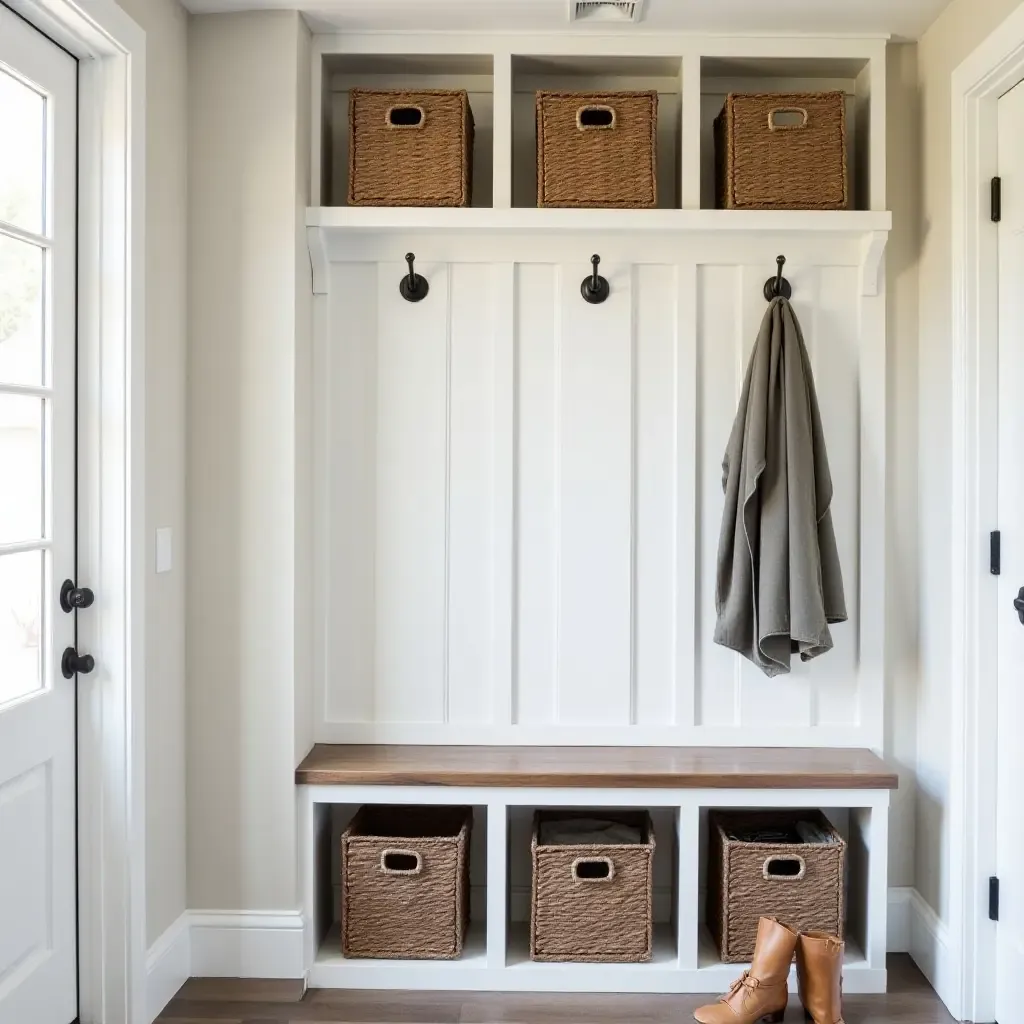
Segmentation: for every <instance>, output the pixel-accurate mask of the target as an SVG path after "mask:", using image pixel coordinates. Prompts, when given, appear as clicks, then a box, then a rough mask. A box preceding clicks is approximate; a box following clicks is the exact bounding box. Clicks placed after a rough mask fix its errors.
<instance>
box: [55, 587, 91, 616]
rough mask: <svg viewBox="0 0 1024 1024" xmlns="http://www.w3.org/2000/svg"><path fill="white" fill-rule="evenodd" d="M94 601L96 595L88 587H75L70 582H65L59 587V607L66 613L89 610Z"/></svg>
mask: <svg viewBox="0 0 1024 1024" xmlns="http://www.w3.org/2000/svg"><path fill="white" fill-rule="evenodd" d="M95 600H96V595H95V594H94V593H93V592H92V591H91V590H90V589H89V588H88V587H76V586H75V584H74V583H73V582H72V581H71V580H65V581H64V582H63V583H62V584H61V585H60V606H61V608H63V609H64V611H66V612H73V611H74V610H75V609H76V608H89V607H90V606H91V605H92V603H93V601H95Z"/></svg>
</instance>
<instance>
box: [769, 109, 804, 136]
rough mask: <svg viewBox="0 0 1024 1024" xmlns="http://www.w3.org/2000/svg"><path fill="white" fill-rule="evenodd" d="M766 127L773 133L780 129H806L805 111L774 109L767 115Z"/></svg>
mask: <svg viewBox="0 0 1024 1024" xmlns="http://www.w3.org/2000/svg"><path fill="white" fill-rule="evenodd" d="M768 127H769V128H770V129H771V130H772V131H773V132H774V131H778V129H780V128H782V129H786V128H806V127H807V111H806V110H804V109H803V107H776V108H775V109H774V110H771V111H769V113H768Z"/></svg>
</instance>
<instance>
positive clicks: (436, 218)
mask: <svg viewBox="0 0 1024 1024" xmlns="http://www.w3.org/2000/svg"><path fill="white" fill-rule="evenodd" d="M306 226H307V227H310V228H319V229H321V230H323V231H326V232H332V231H372V232H377V233H380V232H400V233H402V234H408V233H409V232H410V231H455V232H475V233H480V232H488V233H493V232H501V233H505V232H513V233H520V232H531V233H534V232H537V231H603V232H608V231H632V232H636V231H641V232H655V233H659V234H666V233H670V232H691V233H693V232H705V231H707V232H717V231H737V232H752V231H768V232H771V233H772V234H779V233H803V232H814V233H816V234H843V235H863V234H867V233H872V232H879V231H881V232H887V231H889V230H890V229H891V228H892V214H891V213H889V212H887V211H875V210H837V211H831V210H560V209H537V208H513V209H504V210H498V209H493V208H490V207H473V208H470V209H452V208H450V207H449V208H445V207H419V206H417V207H399V206H387V207H378V206H311V207H309V209H307V210H306Z"/></svg>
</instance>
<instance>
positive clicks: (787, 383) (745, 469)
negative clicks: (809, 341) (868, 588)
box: [715, 298, 846, 676]
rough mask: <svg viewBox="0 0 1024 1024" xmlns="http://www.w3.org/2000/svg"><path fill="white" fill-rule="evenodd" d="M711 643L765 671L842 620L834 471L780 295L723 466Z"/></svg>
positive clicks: (812, 646) (828, 644)
mask: <svg viewBox="0 0 1024 1024" xmlns="http://www.w3.org/2000/svg"><path fill="white" fill-rule="evenodd" d="M722 470H723V481H722V483H723V486H724V488H725V512H724V514H723V516H722V533H721V536H720V539H719V543H718V580H717V586H716V593H715V605H716V608H717V611H718V623H717V626H716V628H715V643H718V644H722V645H723V646H725V647H730V648H732V649H733V650H734V651H738V652H739V653H740V654H742V655H743V656H744V657H745V658H749V659H750V660H751V661H752V662H753V663H754V664H755V665H757V667H758V668H760V669H761V670H762V671H763V672H764V673H765V675H767V676H774V675H778V674H779V673H780V672H789V670H790V655H791V654H792V653H793V652H799V654H800V657H801V658H802V659H803V660H804V661H809V660H810V659H811V658H815V657H817V656H818V655H819V654H824V653H825V652H826V651H828V650H831V648H832V634H831V633H830V632H829V628H828V627H829V623H831V622H845V621H846V601H845V599H844V597H843V575H842V570H841V569H840V566H839V553H838V550H837V548H836V537H835V531H834V530H833V528H832V514H831V511H830V506H831V504H832V476H831V474H830V473H829V469H828V456H827V454H826V452H825V437H824V434H823V433H822V428H821V416H820V414H819V412H818V399H817V396H816V395H815V393H814V381H813V379H812V376H811V364H810V360H809V359H808V358H807V349H806V348H805V347H804V339H803V334H802V333H801V331H800V324H799V323H798V322H797V319H796V316H795V314H794V313H793V307H792V306H791V305H790V304H789V302H788V301H787V300H786V299H783V298H777V299H774V300H773V301H772V302H771V304H770V305H769V307H768V312H767V313H766V314H765V317H764V321H763V322H762V324H761V331H760V333H759V334H758V337H757V344H756V345H755V346H754V351H753V354H752V355H751V358H750V365H749V366H748V367H747V376H746V379H745V380H744V382H743V394H742V396H741V397H740V404H739V409H738V410H737V413H736V422H735V423H734V424H733V428H732V434H731V436H730V437H729V446H728V448H727V450H726V453H725V461H724V462H723V464H722Z"/></svg>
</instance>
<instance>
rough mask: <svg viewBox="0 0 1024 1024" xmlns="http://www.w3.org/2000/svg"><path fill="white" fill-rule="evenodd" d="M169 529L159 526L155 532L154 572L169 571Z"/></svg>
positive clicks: (170, 559) (170, 560)
mask: <svg viewBox="0 0 1024 1024" xmlns="http://www.w3.org/2000/svg"><path fill="white" fill-rule="evenodd" d="M171 562H172V558H171V528H170V527H169V526H161V527H160V528H159V529H158V530H157V531H156V571H157V572H170V571H171Z"/></svg>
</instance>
